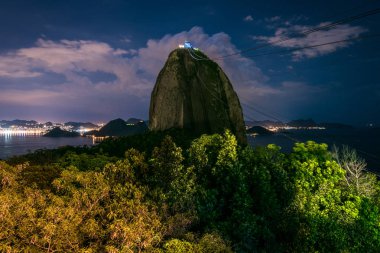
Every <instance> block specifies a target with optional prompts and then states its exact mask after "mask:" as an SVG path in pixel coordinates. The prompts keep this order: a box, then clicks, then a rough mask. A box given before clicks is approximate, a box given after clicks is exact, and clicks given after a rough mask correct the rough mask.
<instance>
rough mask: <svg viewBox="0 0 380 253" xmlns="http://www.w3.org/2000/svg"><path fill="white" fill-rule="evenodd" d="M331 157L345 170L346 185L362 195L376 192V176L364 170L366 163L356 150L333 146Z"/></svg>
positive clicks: (370, 194)
mask: <svg viewBox="0 0 380 253" xmlns="http://www.w3.org/2000/svg"><path fill="white" fill-rule="evenodd" d="M332 155H333V158H334V159H335V160H336V161H337V163H338V164H339V165H340V167H342V168H343V169H344V170H345V172H346V175H345V181H346V184H347V186H348V187H349V188H350V189H352V190H353V191H354V192H355V193H357V194H359V195H362V196H368V197H370V196H372V195H374V194H375V193H376V190H377V189H376V188H377V187H378V186H377V179H376V176H375V175H374V174H372V173H370V172H367V171H366V167H367V163H366V162H365V160H364V159H363V158H361V157H359V156H358V154H357V152H356V150H354V149H351V148H349V147H348V146H343V148H342V149H338V148H337V147H336V146H334V147H333V151H332Z"/></svg>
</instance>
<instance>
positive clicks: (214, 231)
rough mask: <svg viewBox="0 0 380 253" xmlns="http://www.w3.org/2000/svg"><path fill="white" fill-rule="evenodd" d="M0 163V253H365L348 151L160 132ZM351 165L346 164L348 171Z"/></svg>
mask: <svg viewBox="0 0 380 253" xmlns="http://www.w3.org/2000/svg"><path fill="white" fill-rule="evenodd" d="M8 163H9V164H7V163H5V162H1V163H0V251H1V252H20V251H26V252H53V251H59V252H142V251H144V252H377V251H378V249H379V248H380V236H379V235H380V210H379V204H380V201H379V200H380V198H379V196H380V195H379V193H380V191H379V184H378V182H377V180H376V179H375V177H373V176H372V175H371V174H369V173H367V172H365V171H364V170H363V166H362V165H363V164H362V161H361V160H360V159H358V158H357V157H355V154H353V153H352V151H347V150H342V151H337V152H334V153H330V152H329V151H328V150H327V146H326V145H325V144H317V143H315V142H307V143H297V144H296V145H295V147H294V149H293V152H292V153H291V154H284V153H282V152H280V148H279V147H277V146H275V145H269V146H267V147H262V148H252V147H241V146H239V145H238V144H237V141H236V138H235V136H234V135H232V134H231V133H230V132H228V131H227V132H225V133H224V134H223V135H219V134H214V135H203V136H200V137H199V138H195V139H194V137H193V136H191V135H187V134H185V133H184V132H176V131H171V132H167V133H165V134H163V133H148V134H146V135H139V136H132V137H124V138H119V139H111V140H107V141H106V142H104V143H101V144H100V145H98V146H96V147H93V148H72V147H71V148H62V149H58V150H41V151H39V152H37V153H35V154H31V155H27V156H24V157H19V158H17V159H16V158H14V159H12V160H10V161H8ZM354 169H357V170H354Z"/></svg>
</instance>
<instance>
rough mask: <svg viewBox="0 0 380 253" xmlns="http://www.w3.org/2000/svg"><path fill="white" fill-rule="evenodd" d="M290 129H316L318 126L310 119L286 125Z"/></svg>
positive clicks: (293, 121) (294, 121)
mask: <svg viewBox="0 0 380 253" xmlns="http://www.w3.org/2000/svg"><path fill="white" fill-rule="evenodd" d="M288 126H291V127H317V126H318V124H317V123H315V121H314V120H312V119H297V120H292V121H290V122H289V123H288Z"/></svg>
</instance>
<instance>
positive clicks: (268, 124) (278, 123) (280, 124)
mask: <svg viewBox="0 0 380 253" xmlns="http://www.w3.org/2000/svg"><path fill="white" fill-rule="evenodd" d="M245 125H246V126H249V127H253V126H261V127H265V128H268V127H283V126H285V124H284V123H283V122H281V121H271V120H261V121H249V120H246V121H245Z"/></svg>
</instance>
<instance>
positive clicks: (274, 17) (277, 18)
mask: <svg viewBox="0 0 380 253" xmlns="http://www.w3.org/2000/svg"><path fill="white" fill-rule="evenodd" d="M280 19H281V16H273V17H270V18H265V21H266V22H268V23H273V22H276V21H279V20H280Z"/></svg>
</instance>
